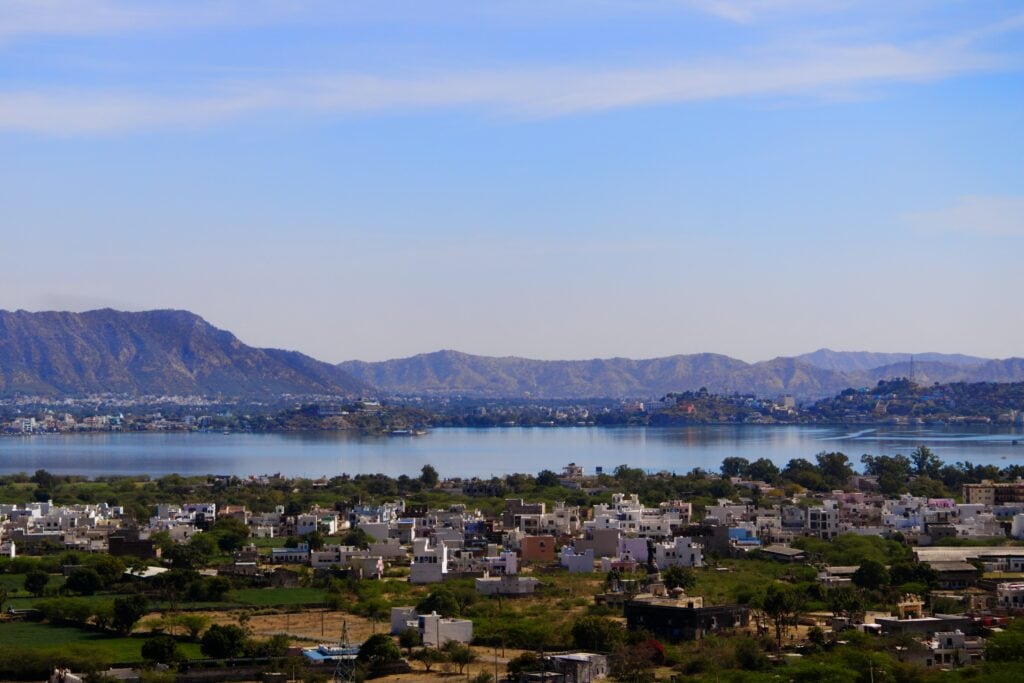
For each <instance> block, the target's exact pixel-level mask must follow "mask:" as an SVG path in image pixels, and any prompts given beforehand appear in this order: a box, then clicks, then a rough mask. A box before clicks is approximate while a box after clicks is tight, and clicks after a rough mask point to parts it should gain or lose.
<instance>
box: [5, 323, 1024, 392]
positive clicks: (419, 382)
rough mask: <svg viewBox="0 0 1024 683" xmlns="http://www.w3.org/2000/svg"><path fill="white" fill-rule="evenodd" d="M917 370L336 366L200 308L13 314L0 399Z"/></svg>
mask: <svg viewBox="0 0 1024 683" xmlns="http://www.w3.org/2000/svg"><path fill="white" fill-rule="evenodd" d="M910 374H911V356H910V354H906V353H872V352H843V351H831V350H828V349H820V350H818V351H814V352H813V353H807V354H803V355H800V356H793V357H786V358H775V359H772V360H767V361H761V362H758V363H747V362H744V361H741V360H737V359H735V358H730V357H728V356H724V355H720V354H714V353H700V354H690V355H676V356H668V357H665V358H652V359H645V360H633V359H629V358H606V359H592V360H568V361H563V360H557V361H549V360H533V359H528V358H517V357H502V358H497V357H490V356H475V355H471V354H466V353H460V352H458V351H437V352H434V353H425V354H420V355H417V356H412V357H410V358H401V359H395V360H387V361H380V362H362V361H346V362H344V363H339V364H338V365H331V364H329V363H325V362H322V361H319V360H316V359H314V358H311V357H309V356H306V355H303V354H301V353H298V352H296V351H284V350H280V349H263V348H255V347H252V346H248V345H246V344H244V343H242V342H241V341H240V340H239V339H238V338H237V337H235V336H234V335H233V334H231V333H230V332H228V331H225V330H221V329H218V328H216V327H214V326H213V325H211V324H210V323H208V322H206V321H205V320H203V319H202V318H200V317H199V316H197V315H195V314H194V313H190V312H188V311H177V310H157V311H143V312H134V313H129V312H123V311H115V310H111V309H103V310H96V311H87V312H84V313H66V312H41V313H31V312H27V311H14V312H8V311H0V397H11V396H15V395H45V396H55V397H56V396H85V395H90V394H100V393H115V394H129V395H136V396H142V395H205V396H224V397H231V398H261V397H273V396H280V395H282V394H303V395H312V394H331V395H337V396H356V395H371V394H380V395H391V394H409V395H436V396H454V395H461V396H467V397H481V398H484V397H486V398H537V399H544V398H552V399H554V398H565V399H574V398H600V397H610V398H621V397H658V396H662V395H664V394H666V393H669V392H673V391H686V390H696V389H699V388H701V387H706V388H707V389H708V390H709V391H712V392H715V393H732V392H740V393H753V394H756V395H758V396H768V397H770V396H777V395H780V394H792V395H794V396H797V397H799V398H819V397H823V396H829V395H832V394H835V393H837V392H839V391H842V390H843V389H845V388H848V387H866V386H873V385H874V384H876V383H877V382H878V381H879V380H881V379H889V378H892V377H903V376H909V375H910ZM913 375H914V378H915V379H916V380H917V382H918V383H921V384H931V383H934V382H940V383H943V382H954V381H966V382H981V381H987V382H1020V381H1024V359H1021V358H1010V359H1006V360H992V359H987V358H979V357H976V356H966V355H962V354H939V353H921V354H916V355H914V356H913Z"/></svg>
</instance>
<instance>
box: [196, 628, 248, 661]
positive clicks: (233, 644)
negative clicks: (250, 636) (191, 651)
mask: <svg viewBox="0 0 1024 683" xmlns="http://www.w3.org/2000/svg"><path fill="white" fill-rule="evenodd" d="M245 641H246V636H245V631H244V630H242V628H241V627H240V626H236V625H234V624H227V625H222V624H214V625H213V626H211V627H210V628H208V629H206V633H204V634H203V638H202V640H200V641H199V651H200V652H202V653H203V654H204V655H206V656H207V657H210V658H211V659H229V658H232V657H237V656H238V655H240V654H241V653H242V650H243V649H244V648H245Z"/></svg>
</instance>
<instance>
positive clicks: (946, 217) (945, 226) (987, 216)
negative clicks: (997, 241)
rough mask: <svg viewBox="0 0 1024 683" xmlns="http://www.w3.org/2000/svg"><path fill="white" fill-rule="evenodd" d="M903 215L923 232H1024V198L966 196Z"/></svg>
mask: <svg viewBox="0 0 1024 683" xmlns="http://www.w3.org/2000/svg"><path fill="white" fill-rule="evenodd" d="M904 218H905V220H906V221H907V222H908V223H909V224H910V225H911V226H912V227H913V228H915V229H917V230H920V231H922V232H940V233H965V234H986V235H1024V197H1018V196H995V195H967V196H964V197H959V198H958V199H957V200H956V201H955V202H954V203H953V204H951V205H949V206H947V207H943V208H941V209H936V210H933V211H917V212H913V213H908V214H906V216H905V217H904Z"/></svg>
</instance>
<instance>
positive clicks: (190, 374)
mask: <svg viewBox="0 0 1024 683" xmlns="http://www.w3.org/2000/svg"><path fill="white" fill-rule="evenodd" d="M365 389H366V387H365V386H364V385H363V384H362V383H361V382H360V381H358V380H356V379H354V378H353V377H351V376H349V375H348V374H346V373H345V371H344V370H341V369H339V368H337V367H335V366H333V365H331V364H329V363H323V362H321V361H318V360H315V359H313V358H310V357H309V356H305V355H303V354H301V353H298V352H295V351H282V350H279V349H258V348H253V347H251V346H247V345H245V344H243V343H242V342H241V341H239V340H238V338H237V337H235V336H234V335H233V334H231V333H230V332H227V331H225V330H220V329H217V328H216V327H214V326H212V325H210V324H209V323H208V322H206V321H205V320H203V319H202V318H200V317H199V316H197V315H195V314H193V313H189V312H188V311H176V310H158V311H145V312H140V313H127V312H122V311H114V310H110V309H103V310H96V311H88V312H85V313H63V312H42V313H30V312H27V311H15V312H9V311H0V396H12V395H15V394H22V395H25V394H27V395H49V396H84V395H88V394H96V393H117V394H131V395H207V396H212V395H224V396H229V397H261V396H279V395H281V394H283V393H289V394H356V393H360V392H362V391H364V390H365Z"/></svg>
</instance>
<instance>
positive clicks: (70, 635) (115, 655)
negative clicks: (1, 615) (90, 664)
mask: <svg viewBox="0 0 1024 683" xmlns="http://www.w3.org/2000/svg"><path fill="white" fill-rule="evenodd" d="M145 640H146V639H145V638H141V637H137V636H136V637H120V636H113V635H108V634H105V633H100V632H97V631H90V630H85V629H79V628H74V627H71V626H50V625H48V624H36V623H32V622H25V621H10V622H4V623H0V643H2V644H3V645H5V646H9V647H15V648H18V649H19V650H21V649H24V650H25V651H30V650H50V649H54V650H58V651H59V649H60V648H64V647H69V646H73V645H80V646H86V647H88V648H89V649H90V650H92V651H94V652H95V653H96V654H97V655H99V656H101V657H103V658H104V659H109V660H110V661H112V662H137V661H141V660H142V654H141V651H142V643H144V642H145ZM179 648H180V650H181V651H182V652H183V653H184V654H185V656H186V657H188V658H190V659H198V658H199V657H200V656H201V655H200V653H199V646H198V645H197V644H195V643H181V644H179Z"/></svg>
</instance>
